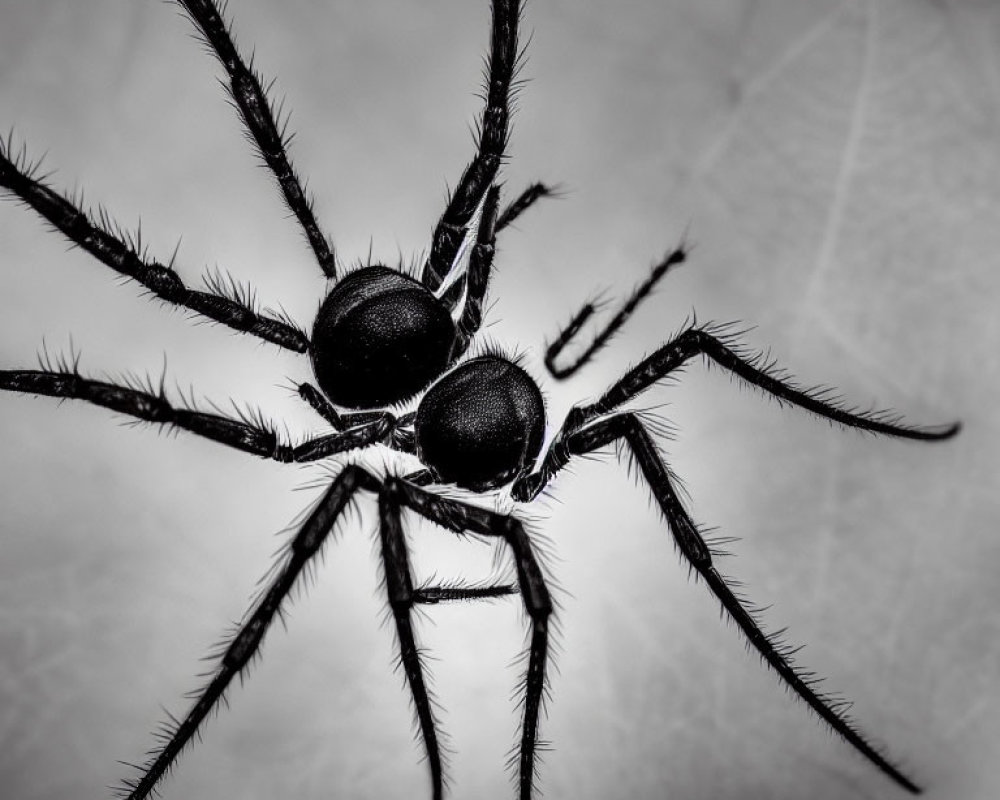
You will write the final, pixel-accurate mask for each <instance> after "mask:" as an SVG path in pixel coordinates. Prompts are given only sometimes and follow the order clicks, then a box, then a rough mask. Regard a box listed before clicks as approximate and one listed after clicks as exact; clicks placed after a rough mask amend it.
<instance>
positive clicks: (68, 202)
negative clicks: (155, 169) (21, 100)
mask: <svg viewBox="0 0 1000 800" xmlns="http://www.w3.org/2000/svg"><path fill="white" fill-rule="evenodd" d="M39 163H40V162H34V163H32V162H31V161H30V160H29V159H28V156H27V154H26V151H25V149H24V148H23V147H22V148H21V150H20V151H16V152H15V151H14V149H13V141H12V138H11V137H10V136H7V137H6V139H4V138H3V137H0V189H2V190H4V191H6V192H10V193H11V194H12V195H14V196H15V197H17V198H18V199H19V200H21V201H22V202H23V203H24V204H25V205H26V206H30V207H31V208H32V209H34V210H35V212H36V213H38V214H39V215H40V216H41V217H42V218H43V219H45V220H47V221H48V222H49V223H51V224H52V227H54V228H55V229H56V230H58V231H59V232H60V233H62V234H63V235H64V236H65V237H66V238H67V239H69V241H70V242H72V243H73V244H74V245H76V246H78V247H79V248H80V249H81V250H84V251H86V252H88V253H90V255H92V256H93V257H94V258H96V259H97V260H98V261H100V262H102V263H103V264H105V265H106V266H108V267H110V268H111V269H113V270H114V271H115V272H117V273H118V274H120V275H123V276H125V277H126V278H131V279H132V280H134V281H137V282H139V283H141V284H142V285H143V286H145V287H146V288H147V289H148V290H149V291H150V293H151V294H153V295H155V296H156V297H158V298H159V299H160V300H163V301H164V302H165V303H171V304H173V305H175V306H179V307H181V308H187V309H190V310H191V311H194V312H195V313H197V314H201V315H202V316H204V317H207V318H208V319H211V320H213V321H215V322H218V323H221V324H223V325H227V326H228V327H230V328H232V329H233V330H235V331H240V332H242V333H249V334H251V335H253V336H259V337H260V338H261V339H264V340H265V341H268V342H273V343H274V344H276V345H278V346H279V347H284V348H286V349H288V350H294V351H295V352H296V353H306V352H308V351H309V337H308V336H306V334H305V332H304V331H302V330H300V329H299V328H298V327H297V326H295V325H293V324H291V323H290V322H288V321H286V320H280V319H276V318H275V317H273V316H269V315H268V314H266V313H259V312H258V311H257V310H256V309H255V308H254V307H253V303H252V302H249V298H248V297H246V296H245V294H246V293H245V292H244V291H243V290H242V289H240V288H239V287H238V286H236V285H235V284H234V283H233V284H230V285H228V286H227V285H226V284H227V282H226V280H225V279H221V278H215V277H207V278H206V279H205V282H206V284H208V289H209V291H201V290H198V289H191V288H189V287H188V286H186V285H185V284H184V282H183V281H182V280H181V278H180V276H179V275H178V274H177V272H176V271H175V270H174V268H173V259H171V260H170V261H169V262H168V263H167V264H161V263H160V262H158V261H156V260H155V259H152V258H150V257H149V255H148V253H147V252H146V248H145V247H144V246H143V244H142V231H141V230H140V231H139V232H137V233H136V234H134V235H132V234H123V233H122V231H121V227H120V226H119V225H118V224H117V223H116V222H115V221H114V220H112V219H111V217H110V216H109V215H108V213H107V212H106V211H104V210H103V209H102V210H101V211H100V212H99V213H98V214H97V215H96V216H94V215H91V214H90V213H88V212H86V211H84V210H83V208H81V207H80V203H79V202H78V199H73V198H68V197H64V196H63V195H61V194H59V193H58V192H56V191H55V190H54V189H52V187H50V186H49V185H48V184H46V183H45V181H44V179H43V178H42V177H40V176H39V175H38V173H39ZM0 195H2V193H0Z"/></svg>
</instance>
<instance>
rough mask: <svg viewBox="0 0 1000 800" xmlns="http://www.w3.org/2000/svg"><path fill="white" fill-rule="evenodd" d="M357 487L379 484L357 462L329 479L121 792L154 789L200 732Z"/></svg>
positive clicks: (136, 798) (132, 796) (133, 794)
mask: <svg viewBox="0 0 1000 800" xmlns="http://www.w3.org/2000/svg"><path fill="white" fill-rule="evenodd" d="M359 488H367V489H369V490H370V491H376V492H377V491H378V490H379V484H378V482H377V481H376V480H375V479H374V478H372V477H371V476H370V475H369V474H368V473H367V472H365V471H364V470H362V469H360V468H358V467H347V468H346V469H345V470H344V471H343V472H341V473H340V475H338V476H337V478H336V479H335V480H334V481H333V483H332V484H331V485H330V488H329V489H327V491H326V493H325V494H324V495H323V498H322V499H321V500H320V501H319V503H318V504H317V505H316V507H315V508H314V509H313V511H312V512H311V513H310V514H309V516H308V518H307V519H306V521H305V522H304V523H303V524H302V527H301V528H300V529H299V532H298V534H296V536H295V538H294V539H293V540H292V542H291V546H290V547H289V548H288V550H287V552H286V553H285V554H284V556H283V562H279V563H278V564H276V565H275V568H274V571H275V572H276V574H275V576H274V578H273V579H272V580H271V581H270V583H269V585H268V586H267V588H266V589H265V590H264V591H263V592H262V593H261V594H260V595H259V597H258V598H257V599H256V600H255V602H254V604H253V606H252V607H251V609H250V611H249V612H248V613H247V614H246V615H245V616H244V618H243V621H242V623H241V625H240V627H239V629H238V630H237V632H236V634H235V636H233V637H232V640H231V641H229V642H227V643H225V645H224V647H225V649H224V650H222V651H221V652H220V653H219V654H218V656H219V660H218V666H217V668H216V671H215V674H214V675H213V676H212V679H211V681H210V682H209V684H208V685H207V686H206V687H205V688H204V689H203V690H202V691H201V693H200V694H199V695H198V699H197V701H196V702H195V704H194V707H193V708H192V709H191V710H190V711H189V712H188V714H187V716H186V717H184V719H183V720H176V719H174V718H173V716H171V717H170V723H169V724H167V725H166V726H165V731H164V735H162V736H159V737H158V738H160V739H161V741H162V742H163V745H162V747H161V748H159V749H158V750H157V751H154V752H153V753H152V755H151V758H150V759H149V760H148V761H147V762H146V763H145V764H142V765H138V764H131V765H129V766H134V767H135V768H136V769H138V770H139V771H140V772H141V773H142V775H141V777H139V778H136V779H131V778H129V779H125V780H124V781H123V782H122V787H121V788H122V791H121V792H120V794H121V796H124V797H127V798H128V800H141V798H145V797H147V796H149V794H150V793H151V792H152V791H153V790H154V789H155V787H156V785H157V783H159V781H160V779H161V778H162V777H163V775H164V774H165V773H166V772H167V770H169V769H170V767H171V766H172V765H173V763H174V761H175V760H176V759H177V757H178V755H180V753H181V751H182V750H183V749H184V747H185V745H187V743H188V742H189V741H190V740H191V738H192V737H193V736H195V735H196V734H197V733H198V731H199V729H200V728H201V725H202V723H203V722H204V721H205V718H206V717H207V716H208V714H209V713H210V712H211V711H212V709H213V708H214V707H215V706H216V704H218V703H219V701H220V700H222V699H223V697H224V696H225V693H226V690H227V689H228V687H229V684H230V683H231V682H232V679H233V678H234V677H236V676H237V675H242V674H243V673H244V671H245V670H246V669H247V667H248V666H249V664H250V662H251V661H252V660H253V658H254V657H255V656H256V655H257V652H258V650H259V648H260V643H261V640H262V639H263V638H264V634H265V632H266V631H267V629H268V628H269V627H270V625H271V623H272V622H273V621H274V617H275V616H278V617H279V618H280V617H281V615H282V613H283V611H282V608H281V605H282V603H283V602H284V600H285V598H286V597H287V596H288V593H289V592H290V591H291V590H292V587H293V586H294V585H295V582H296V580H297V579H298V577H299V575H300V574H301V572H302V569H303V567H305V566H306V564H308V563H309V561H310V560H311V559H312V557H313V556H314V555H316V553H317V552H319V550H320V547H321V546H322V545H323V543H324V542H325V541H326V538H327V536H328V534H329V533H330V532H331V531H332V530H333V528H334V525H335V524H336V521H337V518H338V517H339V516H340V514H341V512H342V511H343V510H344V508H345V507H346V506H347V504H348V502H349V501H350V500H351V497H352V495H353V494H354V492H355V491H357V489H359Z"/></svg>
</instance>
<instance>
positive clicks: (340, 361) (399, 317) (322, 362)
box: [312, 266, 455, 408]
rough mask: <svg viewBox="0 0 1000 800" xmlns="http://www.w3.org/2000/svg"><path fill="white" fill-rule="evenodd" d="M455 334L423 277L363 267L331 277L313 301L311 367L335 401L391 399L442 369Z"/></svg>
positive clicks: (360, 403)
mask: <svg viewBox="0 0 1000 800" xmlns="http://www.w3.org/2000/svg"><path fill="white" fill-rule="evenodd" d="M454 340H455V324H454V323H453V322H452V319H451V315H450V314H449V312H448V308H447V306H445V305H444V304H443V303H442V302H441V301H439V300H438V299H437V298H436V297H435V296H434V295H433V294H432V293H431V292H430V291H429V290H428V289H427V288H426V287H425V286H423V284H421V283H419V282H417V281H416V280H414V279H413V278H411V277H409V276H408V275H404V274H402V273H401V272H396V271H395V270H392V269H389V268H388V267H383V266H371V267H364V268H363V269H359V270H357V271H356V272H352V273H351V274H350V275H348V276H347V277H346V278H344V279H343V280H342V281H341V282H340V283H338V284H337V285H336V286H335V287H334V288H333V291H331V292H330V294H329V295H327V297H326V300H324V301H323V305H321V306H320V309H319V313H318V314H317V315H316V321H315V323H314V324H313V334H312V364H313V372H314V373H315V374H316V381H317V382H318V383H319V385H320V388H321V389H322V390H323V391H324V392H325V393H326V395H327V397H329V398H330V399H331V400H332V401H333V402H334V403H336V404H337V405H340V406H344V407H346V408H375V407H384V406H387V405H393V404H395V403H400V402H403V401H404V400H407V399H409V398H410V397H413V395H415V394H416V393H417V392H419V391H420V390H421V389H423V388H424V387H426V386H427V384H429V383H430V382H431V381H432V380H434V379H435V378H436V377H437V376H438V375H440V374H441V373H442V372H444V370H445V368H446V367H447V365H448V358H449V355H450V353H451V348H452V344H453V343H454Z"/></svg>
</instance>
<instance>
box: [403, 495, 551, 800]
mask: <svg viewBox="0 0 1000 800" xmlns="http://www.w3.org/2000/svg"><path fill="white" fill-rule="evenodd" d="M385 486H386V494H387V495H389V497H390V499H392V500H393V501H394V502H396V503H398V504H399V505H400V506H406V507H407V508H409V509H411V510H413V511H415V512H416V513H418V514H420V515H421V516H422V517H424V518H426V519H428V520H430V521H431V522H434V523H436V524H438V525H441V526H442V527H445V528H448V529H449V530H452V531H455V532H457V533H463V532H467V531H471V532H473V533H477V534H479V535H481V536H489V537H500V538H502V539H503V540H504V541H505V542H506V543H507V545H508V546H509V547H510V549H511V551H512V553H513V556H514V563H515V566H516V568H517V579H518V590H519V593H520V595H521V599H522V602H523V603H524V607H525V610H526V611H527V612H528V616H529V617H530V619H531V634H530V642H529V645H528V667H527V671H526V672H525V676H524V689H525V691H524V702H523V704H522V706H521V708H522V715H523V716H522V728H521V739H520V743H519V745H518V749H517V755H516V763H517V768H518V787H519V798H520V800H531V796H532V791H533V788H534V782H535V772H536V769H537V763H536V761H537V756H538V750H539V740H538V724H539V716H540V713H541V709H542V701H543V694H544V690H545V670H546V665H547V663H548V657H549V616H550V615H551V614H552V600H551V598H550V596H549V590H548V588H547V586H546V585H545V578H544V576H543V575H542V571H541V567H540V566H539V564H538V560H537V558H536V557H535V553H534V549H533V547H532V544H531V540H530V539H529V538H528V534H527V532H526V531H525V529H524V526H523V525H522V524H521V522H520V521H518V520H517V519H516V518H515V517H512V516H509V515H504V514H498V513H495V512H492V511H487V510H486V509H483V508H480V507H478V506H473V505H469V504H467V503H463V502H460V501H458V500H452V499H450V498H444V497H441V496H439V495H436V494H434V493H433V492H429V491H426V490H425V489H422V488H420V487H418V486H415V485H414V484H411V483H409V482H407V481H405V480H400V479H398V478H387V479H386V482H385ZM493 589H494V590H495V591H494V592H492V595H491V596H499V595H500V594H506V593H509V592H507V591H506V590H505V589H504V587H493ZM459 599H461V598H459Z"/></svg>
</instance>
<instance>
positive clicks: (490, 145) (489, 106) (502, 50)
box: [420, 0, 521, 292]
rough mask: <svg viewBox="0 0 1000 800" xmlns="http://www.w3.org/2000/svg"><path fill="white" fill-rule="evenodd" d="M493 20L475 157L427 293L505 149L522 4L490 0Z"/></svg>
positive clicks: (445, 269) (440, 235)
mask: <svg viewBox="0 0 1000 800" xmlns="http://www.w3.org/2000/svg"><path fill="white" fill-rule="evenodd" d="M492 6H493V21H492V28H491V34H490V55H489V65H488V75H487V78H486V81H487V83H486V87H485V89H486V108H485V109H484V110H483V116H482V119H481V120H480V122H479V131H478V134H479V135H478V143H477V152H476V155H475V157H474V158H473V159H472V161H471V162H470V163H469V165H468V166H467V167H466V168H465V171H464V172H463V173H462V177H461V179H460V180H459V182H458V185H457V186H456V187H455V190H454V191H453V192H452V194H451V198H450V200H449V202H448V206H447V208H445V211H444V213H443V214H442V215H441V219H440V220H438V223H437V227H436V228H435V229H434V236H433V239H432V241H431V252H430V256H429V257H428V259H427V263H426V264H425V265H424V269H423V273H422V275H421V278H420V280H421V282H422V283H423V284H424V285H425V286H426V287H427V288H428V289H430V290H431V291H432V292H433V291H435V290H437V288H438V287H439V286H440V285H441V283H442V282H443V281H444V279H445V277H446V276H447V275H448V273H449V272H450V271H451V268H452V265H453V264H454V261H455V257H456V256H457V254H458V250H459V247H461V245H462V242H463V241H464V239H465V235H466V233H467V228H468V225H469V222H470V221H471V220H472V217H473V215H474V214H475V213H476V208H478V207H479V203H480V201H481V200H482V199H483V197H484V196H485V194H486V191H487V190H488V189H489V187H490V185H491V184H492V183H493V182H494V179H495V178H496V175H497V172H498V171H499V169H500V163H501V161H502V160H503V155H504V150H505V149H506V148H507V138H508V135H509V128H508V122H509V119H510V100H509V96H510V86H511V82H512V81H513V80H514V69H515V66H516V64H517V59H518V49H517V26H518V22H519V17H520V14H521V0H492Z"/></svg>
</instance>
